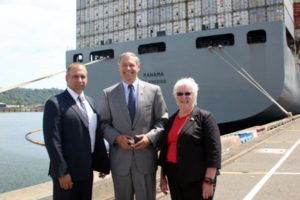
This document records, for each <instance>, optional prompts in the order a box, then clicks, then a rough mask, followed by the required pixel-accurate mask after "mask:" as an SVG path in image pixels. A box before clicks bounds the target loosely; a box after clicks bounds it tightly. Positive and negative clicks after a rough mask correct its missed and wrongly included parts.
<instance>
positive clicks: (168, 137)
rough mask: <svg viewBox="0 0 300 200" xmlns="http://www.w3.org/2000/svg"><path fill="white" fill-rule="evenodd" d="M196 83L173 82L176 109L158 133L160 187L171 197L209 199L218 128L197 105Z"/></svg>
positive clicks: (216, 163)
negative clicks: (168, 191)
mask: <svg viewBox="0 0 300 200" xmlns="http://www.w3.org/2000/svg"><path fill="white" fill-rule="evenodd" d="M197 93H198V85H197V83H196V82H195V81H194V79H192V78H183V79H180V80H178V81H177V82H176V84H175V86H174V89H173V95H174V97H175V100H176V103H177V105H178V108H179V109H178V111H177V112H176V113H175V114H173V115H172V116H171V117H170V119H169V120H168V122H167V124H166V127H165V131H164V132H163V134H162V136H161V152H160V157H159V162H160V165H161V167H162V171H161V183H160V187H161V190H162V191H163V192H164V193H167V190H168V185H169V188H170V192H171V198H172V200H177V199H178V200H187V199H189V200H192V199H197V200H199V199H212V197H213V195H214V190H215V186H216V176H217V175H218V173H219V172H218V169H220V168H221V142H220V131H219V128H218V125H217V123H216V121H215V119H214V118H213V116H212V114H211V113H209V112H207V111H205V110H202V109H200V108H198V107H197V106H196V104H197Z"/></svg>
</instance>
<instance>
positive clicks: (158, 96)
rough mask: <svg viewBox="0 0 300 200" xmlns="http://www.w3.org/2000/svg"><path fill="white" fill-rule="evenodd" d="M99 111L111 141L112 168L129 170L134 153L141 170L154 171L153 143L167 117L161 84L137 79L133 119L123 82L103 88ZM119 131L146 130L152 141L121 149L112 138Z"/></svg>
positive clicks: (155, 158) (116, 170)
mask: <svg viewBox="0 0 300 200" xmlns="http://www.w3.org/2000/svg"><path fill="white" fill-rule="evenodd" d="M100 113H101V117H102V118H101V122H102V128H103V133H104V138H105V139H106V140H107V141H108V142H109V144H110V161H111V170H112V172H114V173H116V174H118V175H126V174H128V173H129V169H130V166H131V162H132V159H133V157H134V159H135V163H136V167H137V169H138V170H139V171H140V172H141V173H144V174H149V173H152V172H154V171H155V170H156V167H157V151H156V148H155V146H156V143H157V141H158V139H159V137H160V132H161V131H162V130H163V126H164V123H165V122H166V120H167V118H168V113H167V107H166V104H165V101H164V98H163V96H162V93H161V89H160V87H159V86H157V85H153V84H150V83H146V82H144V81H141V80H139V81H138V106H137V109H136V113H135V117H134V121H133V123H131V119H130V116H129V111H128V108H127V105H126V100H125V93H124V86H123V84H122V82H120V83H117V84H115V85H113V86H111V87H109V88H106V89H104V90H103V95H102V99H101V106H100ZM119 134H127V135H129V136H135V135H138V134H146V135H147V136H148V138H149V139H150V140H151V142H152V145H149V146H148V147H147V148H145V149H142V150H137V151H135V150H124V149H122V148H121V147H120V146H119V145H118V144H117V143H116V141H115V139H116V137H117V136H118V135H119Z"/></svg>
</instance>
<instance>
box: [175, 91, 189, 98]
mask: <svg viewBox="0 0 300 200" xmlns="http://www.w3.org/2000/svg"><path fill="white" fill-rule="evenodd" d="M191 94H192V93H190V92H177V93H176V95H177V96H179V97H181V96H183V95H184V96H187V97H188V96H190V95H191Z"/></svg>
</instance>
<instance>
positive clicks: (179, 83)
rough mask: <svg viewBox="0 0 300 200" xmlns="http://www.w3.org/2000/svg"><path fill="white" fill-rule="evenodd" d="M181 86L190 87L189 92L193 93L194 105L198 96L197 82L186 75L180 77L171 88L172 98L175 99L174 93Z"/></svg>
mask: <svg viewBox="0 0 300 200" xmlns="http://www.w3.org/2000/svg"><path fill="white" fill-rule="evenodd" d="M181 86H187V87H188V88H190V89H191V92H192V94H193V101H194V105H197V96H198V90H199V88H198V84H197V83H196V81H195V80H194V79H193V78H191V77H186V78H181V79H179V80H178V81H177V82H176V83H175V85H174V88H173V95H174V98H175V99H176V93H177V89H178V88H179V87H181Z"/></svg>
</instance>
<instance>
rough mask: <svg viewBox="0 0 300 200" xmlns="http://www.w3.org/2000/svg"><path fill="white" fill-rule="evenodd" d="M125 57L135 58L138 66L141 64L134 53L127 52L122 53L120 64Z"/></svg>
mask: <svg viewBox="0 0 300 200" xmlns="http://www.w3.org/2000/svg"><path fill="white" fill-rule="evenodd" d="M123 57H134V58H135V59H136V64H137V65H140V64H141V61H140V59H139V57H138V56H137V55H136V54H135V53H132V52H125V53H122V54H121V55H120V56H119V63H118V64H120V60H121V58H123Z"/></svg>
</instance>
